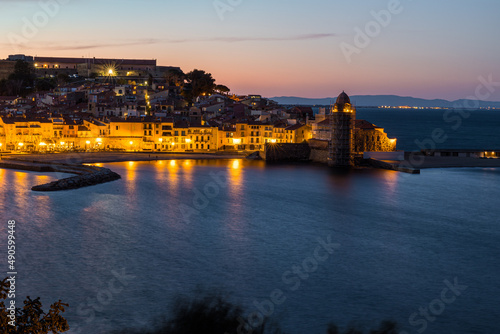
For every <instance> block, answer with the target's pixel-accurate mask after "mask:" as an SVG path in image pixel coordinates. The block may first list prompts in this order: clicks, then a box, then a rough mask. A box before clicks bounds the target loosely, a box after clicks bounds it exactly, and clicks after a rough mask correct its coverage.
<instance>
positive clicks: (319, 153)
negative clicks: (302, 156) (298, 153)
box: [309, 148, 328, 164]
mask: <svg viewBox="0 0 500 334" xmlns="http://www.w3.org/2000/svg"><path fill="white" fill-rule="evenodd" d="M309 158H310V160H311V161H314V162H319V163H323V164H327V163H328V150H320V149H315V148H311V156H310V157H309Z"/></svg>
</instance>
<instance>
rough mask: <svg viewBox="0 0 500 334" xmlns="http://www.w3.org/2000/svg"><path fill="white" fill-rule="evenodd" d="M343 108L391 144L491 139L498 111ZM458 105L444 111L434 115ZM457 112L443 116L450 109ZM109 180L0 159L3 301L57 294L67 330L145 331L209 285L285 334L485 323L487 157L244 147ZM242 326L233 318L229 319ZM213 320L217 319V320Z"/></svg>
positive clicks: (493, 244) (490, 142) (497, 174)
mask: <svg viewBox="0 0 500 334" xmlns="http://www.w3.org/2000/svg"><path fill="white" fill-rule="evenodd" d="M444 112H445V111H443V110H437V111H436V110H424V111H421V110H408V111H407V110H403V111H401V110H380V109H374V110H370V109H366V110H358V115H357V116H358V118H362V119H366V120H368V121H371V122H372V123H374V124H376V125H378V126H380V127H383V128H384V129H385V131H386V132H387V133H388V134H389V137H395V138H398V146H399V148H401V149H405V150H418V149H419V147H418V144H416V143H415V141H418V142H420V141H423V140H425V139H427V138H431V136H432V133H433V131H434V130H435V129H438V128H440V129H442V130H443V131H444V132H445V133H446V135H447V136H448V138H447V140H446V141H445V142H442V143H439V144H437V145H439V148H471V149H485V148H489V149H493V148H496V149H498V148H500V132H499V131H498V130H499V128H500V127H499V126H500V113H499V112H498V111H485V110H479V111H471V112H470V116H469V117H467V118H462V123H461V124H460V126H459V127H456V124H457V123H450V122H447V121H446V120H445V119H444V118H443V116H444ZM457 115H459V114H458V113H457V114H453V115H451V114H448V115H447V119H448V120H449V117H451V116H457ZM454 119H455V122H458V121H457V119H458V118H454ZM100 165H101V166H104V167H108V168H111V169H112V170H113V171H115V172H117V173H119V174H120V175H121V176H122V179H121V180H119V181H115V182H111V183H106V184H102V185H98V186H93V187H88V188H82V189H78V190H72V191H65V192H55V193H36V192H32V191H30V188H31V186H33V185H36V184H42V183H47V182H49V181H51V180H54V179H56V178H61V177H64V176H66V175H64V174H43V173H35V172H22V171H14V170H4V169H0V189H1V196H0V207H1V208H2V210H1V215H0V217H1V224H0V236H1V237H0V249H3V251H2V252H3V255H1V253H2V252H0V256H1V257H2V260H1V262H0V263H1V264H2V265H1V269H0V270H2V271H3V276H7V272H8V271H9V270H8V268H7V245H6V244H7V235H8V233H7V231H8V221H9V220H14V221H15V237H16V254H15V256H16V258H15V270H16V272H17V275H16V303H17V305H18V306H22V302H23V300H24V299H25V297H26V296H30V297H32V298H36V297H40V300H41V301H42V303H43V305H44V307H45V308H47V307H48V306H49V305H50V304H51V303H53V302H56V301H58V300H62V301H63V302H64V303H67V304H69V307H67V309H66V312H65V313H64V316H65V317H66V319H67V320H68V322H69V325H70V327H71V329H70V331H69V332H68V333H90V334H93V333H96V334H100V333H111V332H113V331H123V332H124V333H126V332H127V331H126V329H127V328H135V329H145V328H148V327H149V326H150V325H151V324H154V323H155V322H156V321H157V320H158V319H160V318H161V317H168V316H169V315H171V312H172V310H173V309H174V308H175V307H176V301H177V300H178V299H179V298H182V297H183V298H188V299H189V298H196V297H199V296H204V295H207V294H214V293H217V294H220V295H223V296H224V297H225V298H227V299H228V300H230V301H231V302H234V303H236V304H240V305H242V307H243V308H244V309H245V311H246V313H245V318H244V319H243V321H244V322H246V323H248V324H250V325H257V324H258V323H259V321H260V319H261V317H267V318H269V319H270V320H269V321H270V323H273V324H275V325H276V326H279V327H280V328H281V329H282V330H283V332H285V333H292V334H294V333H297V334H302V333H303V334H316V333H317V334H320V333H321V334H324V333H326V330H327V327H328V324H330V323H334V324H336V325H337V326H339V327H340V328H341V329H345V328H347V327H349V326H355V327H358V328H360V329H362V330H365V332H368V329H374V328H375V327H378V325H379V323H380V322H381V321H384V320H391V321H395V322H396V323H397V324H398V326H399V331H398V333H399V334H410V333H411V334H413V333H429V334H433V333H436V334H438V333H439V334H442V333H446V334H448V333H453V334H475V333H477V334H480V333H481V334H494V333H500V321H499V319H500V308H499V305H500V285H499V284H498V281H499V277H500V220H499V216H500V209H499V206H498V199H499V198H500V187H499V185H500V169H495V168H452V169H427V170H423V171H422V174H420V175H410V174H405V173H398V172H394V171H387V170H370V169H362V170H351V171H338V170H333V169H329V168H327V167H325V166H323V165H315V164H279V165H269V164H266V163H265V162H262V161H246V160H235V159H228V160H178V161H152V162H120V163H106V164H100ZM244 332H245V331H244ZM221 334H224V333H221Z"/></svg>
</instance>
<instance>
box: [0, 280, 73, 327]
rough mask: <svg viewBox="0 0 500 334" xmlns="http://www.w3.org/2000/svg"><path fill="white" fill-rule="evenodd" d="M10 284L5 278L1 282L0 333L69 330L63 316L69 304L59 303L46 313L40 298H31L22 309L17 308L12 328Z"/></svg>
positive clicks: (27, 299)
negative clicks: (9, 298) (9, 297)
mask: <svg viewBox="0 0 500 334" xmlns="http://www.w3.org/2000/svg"><path fill="white" fill-rule="evenodd" d="M9 288H10V284H9V282H8V281H7V278H5V279H4V280H3V281H1V282H0V300H1V302H0V333H2V334H9V333H12V334H21V333H26V334H28V333H36V334H48V333H63V332H66V331H67V330H68V329H69V326H68V322H67V321H66V319H65V318H64V317H63V316H62V315H61V314H62V313H64V311H65V307H68V304H64V303H63V302H61V301H58V302H56V303H54V304H52V305H51V306H50V309H49V312H47V313H45V312H44V310H43V309H42V303H41V302H40V298H36V299H33V300H32V299H31V298H30V297H29V296H28V297H26V300H25V301H24V306H23V307H22V308H18V307H16V309H15V311H13V312H14V313H15V326H11V325H10V324H9V322H11V321H12V319H11V318H9V315H10V312H9V310H8V308H9V305H10V304H8V305H6V304H5V302H7V301H8V299H7V297H8V294H9Z"/></svg>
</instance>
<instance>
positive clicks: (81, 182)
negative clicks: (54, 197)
mask: <svg viewBox="0 0 500 334" xmlns="http://www.w3.org/2000/svg"><path fill="white" fill-rule="evenodd" d="M0 168H6V169H16V170H25V171H34V172H59V173H68V174H77V175H76V176H72V177H69V178H65V179H61V180H56V181H53V182H50V183H47V184H42V185H37V186H33V187H32V188H31V190H33V191H44V192H48V191H63V190H73V189H79V188H83V187H90V186H95V185H98V184H102V183H107V182H112V181H116V180H119V179H121V176H120V175H119V174H117V173H115V172H113V171H112V170H110V169H109V168H103V167H96V166H84V165H77V164H61V163H46V162H39V161H16V160H10V159H9V160H7V161H6V160H5V159H2V161H1V162H0Z"/></svg>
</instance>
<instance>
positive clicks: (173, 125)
mask: <svg viewBox="0 0 500 334" xmlns="http://www.w3.org/2000/svg"><path fill="white" fill-rule="evenodd" d="M311 138H312V132H311V126H310V125H306V124H295V125H287V124H285V123H280V124H275V125H271V124H265V123H260V122H255V121H249V122H244V121H238V122H236V123H235V124H234V125H233V126H230V127H217V126H212V125H209V124H204V125H202V124H190V123H189V122H188V121H186V120H180V121H175V120H174V119H169V118H161V119H160V118H154V117H141V118H137V117H129V118H126V119H125V118H110V119H105V120H97V119H86V120H83V121H82V122H81V124H79V123H78V122H75V121H70V120H65V119H63V118H50V119H49V118H46V119H30V118H19V117H0V144H1V145H2V148H3V150H8V151H64V150H86V151H87V150H124V151H162V152H216V151H258V150H264V145H265V144H266V143H302V142H305V141H308V140H309V139H311Z"/></svg>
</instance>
